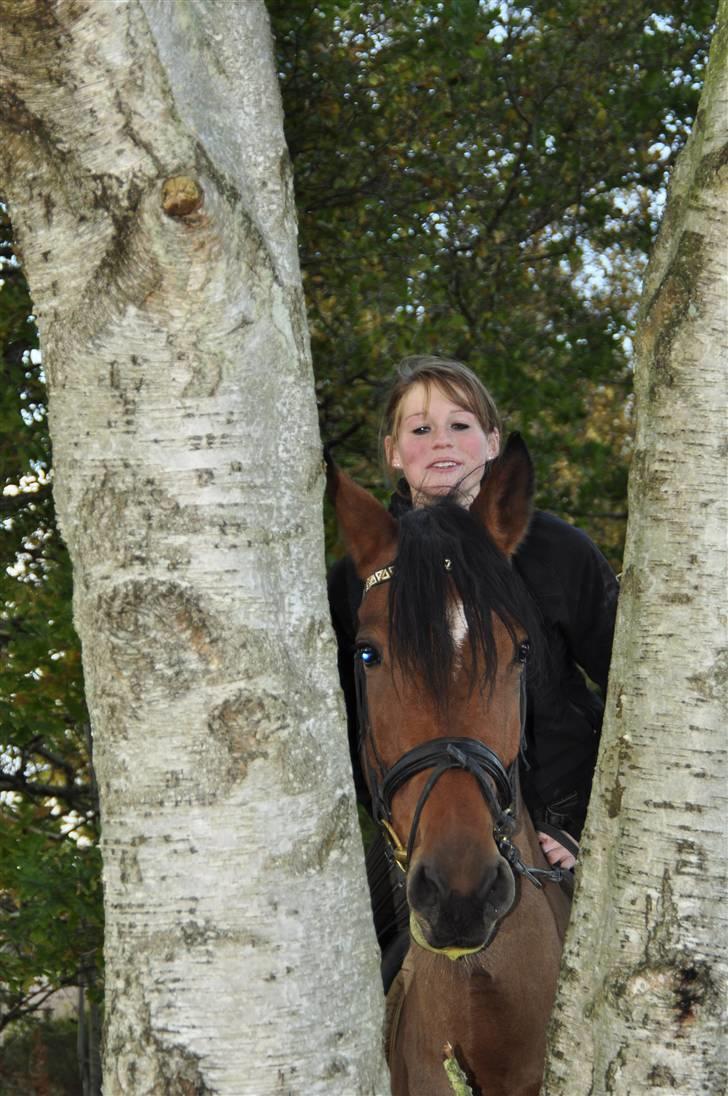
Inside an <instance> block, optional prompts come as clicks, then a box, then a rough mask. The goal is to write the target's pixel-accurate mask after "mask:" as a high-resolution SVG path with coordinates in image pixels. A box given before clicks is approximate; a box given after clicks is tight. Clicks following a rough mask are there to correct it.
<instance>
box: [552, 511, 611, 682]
mask: <svg viewBox="0 0 728 1096" xmlns="http://www.w3.org/2000/svg"><path fill="white" fill-rule="evenodd" d="M570 540H571V550H570V551H569V553H568V567H569V570H568V574H567V575H565V576H564V578H563V589H564V596H565V601H566V605H567V610H568V614H567V618H566V621H565V622H564V625H565V629H564V630H565V633H566V637H567V640H568V643H569V646H570V648H571V654H572V656H573V658H574V661H575V662H576V663H577V664H578V665H579V666H581V668H582V669H583V670H585V671H586V673H587V674H588V675H589V677H590V678H591V680H592V681H593V682H594V683H595V684H596V685H598V686H599V689H600V690H601V692H602V695H606V691H607V679H608V676H609V663H610V659H611V654H612V640H613V638H614V623H615V618H616V612H617V598H618V595H619V584H618V582H617V579H616V576H615V574H614V572H613V571H612V568H611V567H610V566H609V564H608V563H607V561H606V559H605V558H604V556H603V555H602V553H601V552H600V551H599V549H598V548H597V546H596V545H595V544H594V543H593V542H592V541H591V540H590V539H589V537H588V536H587V535H586V533H583V532H582V531H581V530H580V529H575V528H574V527H573V526H572V527H570Z"/></svg>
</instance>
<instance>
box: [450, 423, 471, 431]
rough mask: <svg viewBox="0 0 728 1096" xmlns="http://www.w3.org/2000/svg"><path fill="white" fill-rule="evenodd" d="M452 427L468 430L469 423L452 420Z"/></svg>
mask: <svg viewBox="0 0 728 1096" xmlns="http://www.w3.org/2000/svg"><path fill="white" fill-rule="evenodd" d="M452 428H453V430H469V429H470V423H469V422H454V423H453V424H452Z"/></svg>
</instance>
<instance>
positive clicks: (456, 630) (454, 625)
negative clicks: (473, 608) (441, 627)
mask: <svg viewBox="0 0 728 1096" xmlns="http://www.w3.org/2000/svg"><path fill="white" fill-rule="evenodd" d="M447 617H448V620H449V622H450V635H451V636H452V641H453V644H454V646H455V648H456V649H457V650H459V649H460V648H461V647H462V645H463V640H464V639H465V637H466V635H467V634H468V622H467V620H466V619H465V613H464V612H463V603H462V601H461V600H460V598H457V599H456V600H455V601H451V602H450V604H449V606H448V610H447Z"/></svg>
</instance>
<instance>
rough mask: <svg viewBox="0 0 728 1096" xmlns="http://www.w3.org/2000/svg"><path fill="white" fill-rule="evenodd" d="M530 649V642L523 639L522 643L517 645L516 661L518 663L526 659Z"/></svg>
mask: <svg viewBox="0 0 728 1096" xmlns="http://www.w3.org/2000/svg"><path fill="white" fill-rule="evenodd" d="M530 650H531V644H530V643H529V641H528V640H527V639H524V641H523V643H521V644H520V645H519V647H518V661H519V662H520V663H524V662H526V660H527V659H528V655H529V653H530Z"/></svg>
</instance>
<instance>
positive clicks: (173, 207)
mask: <svg viewBox="0 0 728 1096" xmlns="http://www.w3.org/2000/svg"><path fill="white" fill-rule="evenodd" d="M204 200H205V195H204V192H203V190H202V187H201V186H200V185H199V183H197V182H195V180H194V179H191V178H190V177H189V175H173V176H172V177H171V178H169V179H165V181H164V184H163V186H162V209H163V210H164V212H165V213H166V214H167V216H168V217H189V216H190V214H191V213H196V212H197V211H198V209H201V208H202V203H203V202H204Z"/></svg>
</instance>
